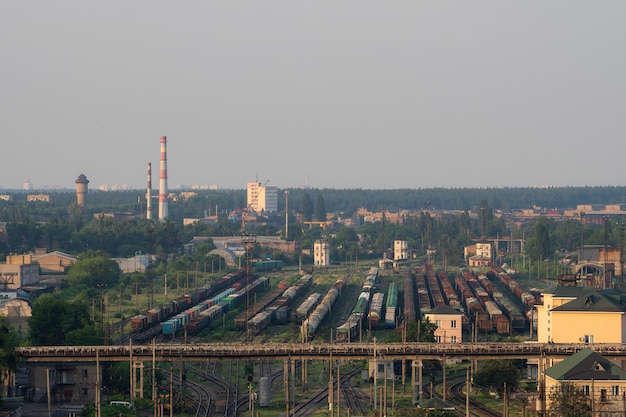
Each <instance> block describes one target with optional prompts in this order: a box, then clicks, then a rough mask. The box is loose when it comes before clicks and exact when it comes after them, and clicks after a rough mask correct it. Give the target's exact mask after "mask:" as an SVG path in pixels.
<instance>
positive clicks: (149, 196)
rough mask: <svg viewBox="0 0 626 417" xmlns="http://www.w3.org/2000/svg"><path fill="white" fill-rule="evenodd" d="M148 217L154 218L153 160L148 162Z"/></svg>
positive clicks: (149, 218)
mask: <svg viewBox="0 0 626 417" xmlns="http://www.w3.org/2000/svg"><path fill="white" fill-rule="evenodd" d="M146 219H148V220H151V219H152V162H148V189H147V190H146Z"/></svg>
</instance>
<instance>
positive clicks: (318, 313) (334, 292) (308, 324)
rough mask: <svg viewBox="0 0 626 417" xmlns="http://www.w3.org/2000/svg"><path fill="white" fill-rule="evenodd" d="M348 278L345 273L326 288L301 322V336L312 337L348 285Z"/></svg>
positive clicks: (306, 338) (309, 338)
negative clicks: (313, 308) (313, 307)
mask: <svg viewBox="0 0 626 417" xmlns="http://www.w3.org/2000/svg"><path fill="white" fill-rule="evenodd" d="M348 280H349V278H348V276H347V275H346V276H344V277H343V278H342V279H338V280H337V281H336V282H335V284H333V286H332V287H331V288H330V289H329V290H328V292H327V293H326V295H325V296H324V298H322V301H320V303H319V304H318V305H317V307H315V310H313V312H312V313H311V314H310V315H309V317H308V318H307V319H306V320H304V321H303V322H302V332H304V335H303V337H304V339H305V340H311V339H313V336H315V333H316V332H317V330H318V329H319V327H320V325H321V323H322V321H323V320H324V319H325V318H326V316H327V315H328V313H330V310H331V308H332V306H333V305H334V304H335V302H336V301H337V299H338V298H339V297H340V296H341V291H342V290H343V288H344V287H345V286H346V285H348Z"/></svg>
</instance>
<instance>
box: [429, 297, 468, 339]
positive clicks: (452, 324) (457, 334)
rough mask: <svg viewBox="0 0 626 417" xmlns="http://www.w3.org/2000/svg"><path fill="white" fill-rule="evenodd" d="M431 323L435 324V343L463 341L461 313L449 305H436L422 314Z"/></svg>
mask: <svg viewBox="0 0 626 417" xmlns="http://www.w3.org/2000/svg"><path fill="white" fill-rule="evenodd" d="M424 318H427V319H428V320H429V321H430V322H431V323H434V324H435V325H436V326H437V329H436V330H435V340H436V342H437V343H461V342H462V341H463V326H462V319H463V313H461V312H460V311H459V310H456V309H454V308H452V307H450V306H437V307H435V308H434V309H432V310H430V311H429V312H428V313H426V314H424Z"/></svg>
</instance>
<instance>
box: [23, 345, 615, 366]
mask: <svg viewBox="0 0 626 417" xmlns="http://www.w3.org/2000/svg"><path fill="white" fill-rule="evenodd" d="M584 348H590V349H593V350H594V351H596V352H598V353H599V354H601V355H603V356H606V357H615V358H620V357H621V358H625V359H626V345H622V344H594V345H587V344H558V343H554V344H553V343H548V344H543V343H447V344H439V343H343V344H337V343H304V344H302V343H267V344H227V343H206V344H175V343H174V344H171V343H168V344H151V345H119V346H43V347H20V348H17V349H16V354H17V357H18V359H19V360H21V361H23V362H27V363H38V362H39V363H59V362H94V361H96V360H99V361H128V360H130V361H137V362H140V361H151V360H153V358H156V359H158V360H160V361H162V360H172V361H181V360H182V361H206V360H254V361H257V360H297V359H308V360H320V359H321V360H328V359H329V358H334V359H345V360H359V359H372V358H374V357H376V358H379V359H388V360H396V359H406V360H417V359H419V360H424V359H438V360H443V359H470V360H474V359H532V358H537V359H538V358H541V357H543V358H563V357H567V356H570V355H572V354H574V353H576V352H578V351H579V350H581V349H584Z"/></svg>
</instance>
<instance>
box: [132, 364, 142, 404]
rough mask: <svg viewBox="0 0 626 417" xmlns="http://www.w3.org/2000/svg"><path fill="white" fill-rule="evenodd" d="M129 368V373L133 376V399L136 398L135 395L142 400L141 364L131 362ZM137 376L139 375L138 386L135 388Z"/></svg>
mask: <svg viewBox="0 0 626 417" xmlns="http://www.w3.org/2000/svg"><path fill="white" fill-rule="evenodd" d="M131 366H132V368H133V369H132V370H131V371H132V372H131V373H132V375H133V382H134V384H133V385H134V390H135V391H134V397H135V398H137V394H139V398H143V369H144V365H143V362H141V361H133V363H132V365H131ZM137 374H139V386H137ZM131 389H132V388H131Z"/></svg>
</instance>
